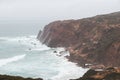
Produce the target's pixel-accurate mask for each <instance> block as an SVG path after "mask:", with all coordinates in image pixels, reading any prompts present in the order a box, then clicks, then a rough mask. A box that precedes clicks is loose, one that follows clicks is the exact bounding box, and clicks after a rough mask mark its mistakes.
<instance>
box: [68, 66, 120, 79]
mask: <svg viewBox="0 0 120 80" xmlns="http://www.w3.org/2000/svg"><path fill="white" fill-rule="evenodd" d="M70 80H120V68H107V69H104V70H103V71H96V70H92V69H90V70H88V71H87V72H86V73H85V74H84V75H83V77H81V78H79V79H70Z"/></svg>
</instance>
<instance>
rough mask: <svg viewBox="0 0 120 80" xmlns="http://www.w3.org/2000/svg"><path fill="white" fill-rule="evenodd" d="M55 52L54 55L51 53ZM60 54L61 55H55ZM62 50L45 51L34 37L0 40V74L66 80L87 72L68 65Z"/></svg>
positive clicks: (45, 79)
mask: <svg viewBox="0 0 120 80" xmlns="http://www.w3.org/2000/svg"><path fill="white" fill-rule="evenodd" d="M55 51H56V52H55ZM61 51H64V52H63V53H62V55H60V54H59V52H61ZM66 55H69V52H65V50H64V48H49V47H47V46H46V45H43V44H41V43H40V42H39V41H38V40H37V39H36V35H27V36H1V37H0V74H7V75H13V76H22V77H32V78H43V79H44V80H69V79H76V78H79V77H81V76H82V75H83V74H84V73H85V72H86V71H87V70H88V69H83V68H81V67H78V66H77V65H76V63H72V62H69V61H68V60H67V59H66V58H65V56H66Z"/></svg>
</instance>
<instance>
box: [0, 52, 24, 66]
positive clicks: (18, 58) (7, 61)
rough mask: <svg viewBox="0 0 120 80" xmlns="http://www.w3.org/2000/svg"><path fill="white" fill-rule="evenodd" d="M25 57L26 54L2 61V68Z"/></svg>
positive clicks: (0, 64) (0, 61)
mask: <svg viewBox="0 0 120 80" xmlns="http://www.w3.org/2000/svg"><path fill="white" fill-rule="evenodd" d="M25 56H26V54H23V55H18V56H14V57H11V58H7V59H0V67H1V66H4V65H7V64H8V63H12V62H15V61H19V60H21V59H23V58H24V57H25Z"/></svg>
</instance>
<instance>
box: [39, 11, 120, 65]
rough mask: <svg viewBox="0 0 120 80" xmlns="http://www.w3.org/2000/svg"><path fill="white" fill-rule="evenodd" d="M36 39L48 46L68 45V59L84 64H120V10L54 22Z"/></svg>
mask: <svg viewBox="0 0 120 80" xmlns="http://www.w3.org/2000/svg"><path fill="white" fill-rule="evenodd" d="M37 38H38V39H39V40H40V41H41V42H42V43H43V44H46V45H47V46H49V47H65V48H66V49H67V50H69V52H70V56H69V57H68V58H69V60H71V61H74V62H77V63H78V64H79V65H81V66H83V67H85V64H91V66H90V67H93V66H94V67H95V66H96V67H97V66H99V67H104V66H120V62H119V61H120V12H115V13H111V14H106V15H97V16H95V17H90V18H84V19H79V20H64V21H55V22H52V23H50V24H48V25H46V26H45V28H44V30H43V31H40V33H39V35H38V36H37Z"/></svg>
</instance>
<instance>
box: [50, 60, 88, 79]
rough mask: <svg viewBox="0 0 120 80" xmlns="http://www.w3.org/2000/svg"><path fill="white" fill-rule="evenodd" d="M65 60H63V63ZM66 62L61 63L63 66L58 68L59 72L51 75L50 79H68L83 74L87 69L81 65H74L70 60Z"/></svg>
mask: <svg viewBox="0 0 120 80" xmlns="http://www.w3.org/2000/svg"><path fill="white" fill-rule="evenodd" d="M65 63H66V62H64V64H65ZM67 63H68V64H66V65H62V66H63V67H60V68H59V71H60V72H59V74H58V75H56V76H54V77H52V78H51V80H69V79H77V78H79V77H81V76H83V74H84V73H86V72H87V70H88V69H83V68H81V67H78V66H76V65H75V64H73V63H71V62H67Z"/></svg>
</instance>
